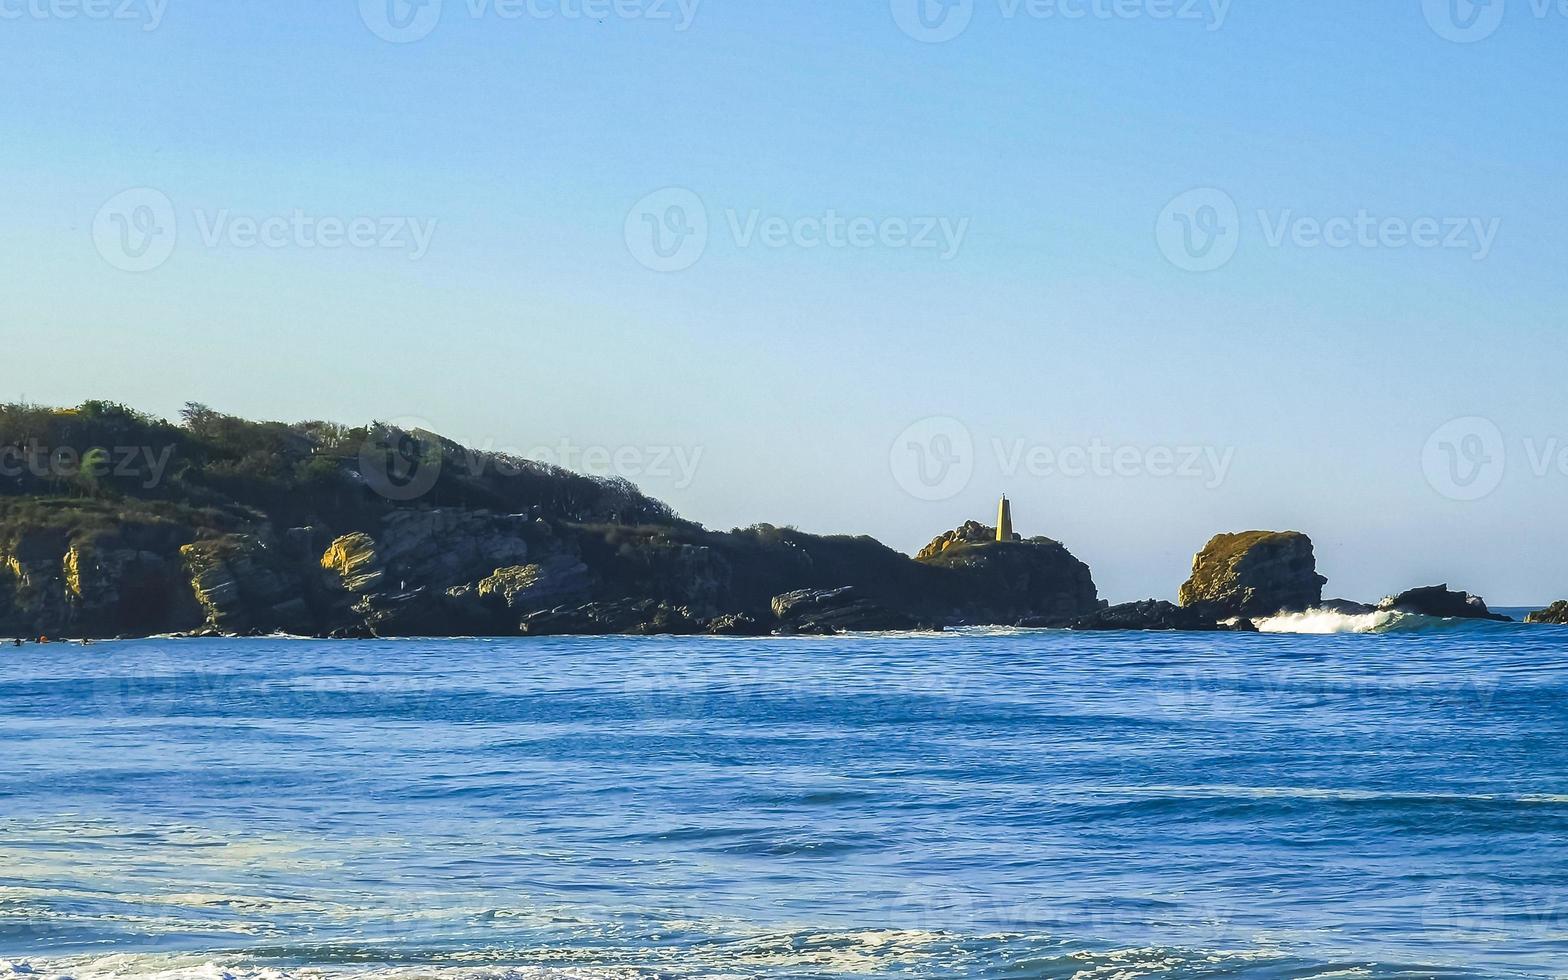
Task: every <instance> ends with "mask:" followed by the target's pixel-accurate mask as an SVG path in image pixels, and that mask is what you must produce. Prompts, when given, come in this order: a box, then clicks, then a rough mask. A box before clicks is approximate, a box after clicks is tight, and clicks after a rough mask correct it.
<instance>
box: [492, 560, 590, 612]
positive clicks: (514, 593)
mask: <svg viewBox="0 0 1568 980" xmlns="http://www.w3.org/2000/svg"><path fill="white" fill-rule="evenodd" d="M592 587H593V576H592V574H591V573H590V572H589V571H588V566H587V565H584V564H583V563H582V562H581V561H579V560H578V559H576V558H574V557H571V556H569V555H557V556H555V557H553V558H547V559H545V560H544V561H542V562H538V563H536V564H532V565H513V566H510V567H507V568H498V569H496V570H495V571H494V572H493V573H492V574H491V575H489V576H488V577H487V578H485V579H483V580H482V581H481V582H480V583H479V586H478V591H479V598H480V599H481V600H483V601H485V602H487V603H490V604H492V605H500V606H504V607H505V608H506V609H507V610H509V611H511V612H512V613H515V614H518V615H528V614H530V613H536V612H541V611H543V610H546V609H554V608H556V607H558V606H563V605H569V604H571V603H572V602H574V601H582V600H584V599H586V598H587V596H588V593H589V592H590V591H591V589H592Z"/></svg>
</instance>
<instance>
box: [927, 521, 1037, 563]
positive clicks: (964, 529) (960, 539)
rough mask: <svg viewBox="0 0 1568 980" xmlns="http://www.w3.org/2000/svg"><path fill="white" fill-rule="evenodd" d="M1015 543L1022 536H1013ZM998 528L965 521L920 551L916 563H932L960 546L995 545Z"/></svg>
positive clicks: (1020, 539) (938, 536)
mask: <svg viewBox="0 0 1568 980" xmlns="http://www.w3.org/2000/svg"><path fill="white" fill-rule="evenodd" d="M1013 540H1014V541H1022V540H1023V537H1022V536H1020V535H1017V534H1015V535H1013ZM995 543H996V528H994V527H987V526H986V525H984V524H981V523H980V522H979V521H965V522H964V523H963V524H962V525H960V526H959V527H957V528H954V529H953V530H951V531H948V532H946V533H945V534H939V535H937V537H936V540H934V541H932V542H931V543H930V544H928V545H926V546H925V547H924V548H921V549H920V552H919V553H918V554H916V555H915V560H916V561H930V560H931V559H932V558H935V557H937V556H938V555H940V554H942V552H944V551H946V550H948V549H949V548H954V547H958V546H960V545H973V544H995Z"/></svg>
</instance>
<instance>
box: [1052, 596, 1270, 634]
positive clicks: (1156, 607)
mask: <svg viewBox="0 0 1568 980" xmlns="http://www.w3.org/2000/svg"><path fill="white" fill-rule="evenodd" d="M1245 622H1246V623H1247V626H1251V627H1252V629H1251V631H1253V632H1255V631H1256V629H1257V627H1255V626H1252V623H1251V621H1250V620H1247V621H1245ZM1239 625H1240V623H1239V622H1238V626H1239ZM1069 628H1071V629H1075V630H1097V631H1108V630H1155V631H1167V632H1182V633H1213V632H1217V631H1219V630H1222V629H1224V627H1222V626H1221V625H1220V624H1219V623H1218V622H1217V621H1216V620H1215V619H1214V617H1213V616H1210V615H1208V614H1206V613H1204V612H1201V611H1199V610H1197V609H1191V608H1186V607H1183V606H1178V605H1175V604H1173V603H1170V602H1164V601H1162V600H1156V599H1146V600H1144V601H1143V602H1129V603H1124V604H1123V605H1120V606H1111V607H1110V608H1108V609H1102V610H1100V611H1099V612H1097V613H1093V614H1092V615H1089V616H1081V617H1079V618H1078V619H1075V620H1073V621H1072V623H1071V624H1070V627H1069ZM1238 632H1248V630H1247V629H1245V628H1242V629H1240V630H1238Z"/></svg>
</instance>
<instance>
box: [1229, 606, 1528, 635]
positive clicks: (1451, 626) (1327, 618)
mask: <svg viewBox="0 0 1568 980" xmlns="http://www.w3.org/2000/svg"><path fill="white" fill-rule="evenodd" d="M1254 622H1255V623H1256V625H1257V627H1258V631H1259V632H1261V633H1296V634H1304V635H1319V636H1328V635H1332V634H1337V633H1448V632H1463V631H1467V630H1496V629H1510V628H1514V627H1518V626H1519V625H1520V624H1518V623H1498V622H1492V621H1490V620H1479V619H1440V618H1438V617H1436V616H1418V615H1415V614H1412V613H1402V612H1393V611H1390V610H1378V611H1375V612H1370V613H1361V614H1358V613H1345V612H1338V611H1336V610H1332V609H1309V610H1307V611H1306V612H1300V613H1280V614H1279V615H1278V616H1267V617H1264V618H1261V619H1257V620H1254Z"/></svg>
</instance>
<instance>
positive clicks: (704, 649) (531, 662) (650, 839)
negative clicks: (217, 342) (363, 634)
mask: <svg viewBox="0 0 1568 980" xmlns="http://www.w3.org/2000/svg"><path fill="white" fill-rule="evenodd" d="M1265 626H1266V627H1267V628H1275V629H1296V630H1302V631H1305V632H1295V633H1273V634H1264V635H1241V634H1221V635H1172V634H1104V635H1088V634H1074V633H1062V632H1019V631H1010V630H972V631H958V632H954V633H949V634H944V635H919V636H914V635H910V636H850V637H836V638H829V639H807V638H790V639H766V640H741V639H709V638H687V639H673V638H649V639H629V638H614V639H537V640H525V639H508V640H430V641H422V640H421V641H415V640H408V641H367V642H323V641H315V640H303V639H289V638H277V639H254V640H173V639H151V640H138V641H127V642H115V643H99V644H94V645H92V646H85V647H84V646H76V645H70V646H67V645H51V646H26V647H21V648H13V647H5V648H3V649H0V980H21V978H24V977H25V978H29V980H47V978H51V977H70V978H74V980H113V978H132V977H146V978H156V980H301V978H325V980H348V978H363V980H425V978H433V980H622V978H624V980H653V978H670V980H688V978H693V980H694V978H707V980H719V978H726V980H739V978H786V977H787V978H791V980H817V978H821V980H828V978H832V980H840V978H877V980H883V978H953V977H975V978H988V980H990V978H994V980H1003V978H1007V980H1033V978H1047V977H1049V978H1056V977H1061V978H1070V977H1076V978H1086V980H1087V978H1093V980H1123V978H1143V977H1169V978H1187V977H1205V978H1218V977H1241V978H1297V980H1305V978H1316V977H1325V978H1326V977H1355V978H1394V977H1401V978H1417V977H1422V978H1424V977H1443V978H1459V977H1500V978H1501V977H1512V978H1518V977H1565V976H1568V629H1563V628H1556V627H1525V626H1522V625H1509V624H1489V623H1468V624H1459V623H1447V622H1437V621H1431V620H1419V619H1414V618H1408V617H1367V618H1366V619H1364V620H1352V619H1347V618H1345V617H1338V618H1332V617H1330V618H1326V619H1325V618H1322V617H1319V618H1317V619H1313V620H1311V621H1304V620H1298V621H1277V622H1274V623H1271V624H1265ZM1348 631H1360V632H1348Z"/></svg>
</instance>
